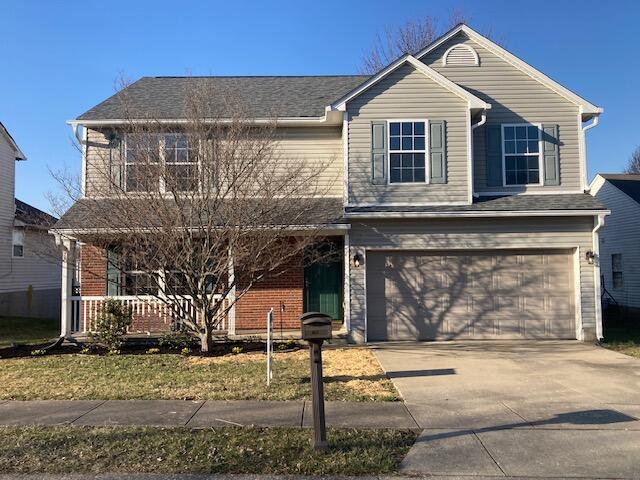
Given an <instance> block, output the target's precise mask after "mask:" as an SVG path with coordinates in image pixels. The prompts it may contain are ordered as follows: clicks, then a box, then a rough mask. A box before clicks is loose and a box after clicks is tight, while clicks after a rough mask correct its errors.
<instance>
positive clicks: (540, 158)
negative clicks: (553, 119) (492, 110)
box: [500, 122, 544, 187]
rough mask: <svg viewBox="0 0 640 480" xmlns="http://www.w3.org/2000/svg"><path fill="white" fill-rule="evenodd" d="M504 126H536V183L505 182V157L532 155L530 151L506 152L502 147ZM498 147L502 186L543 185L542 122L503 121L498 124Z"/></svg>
mask: <svg viewBox="0 0 640 480" xmlns="http://www.w3.org/2000/svg"><path fill="white" fill-rule="evenodd" d="M505 127H538V177H539V178H538V183H509V184H508V183H507V164H506V157H507V156H509V157H513V156H526V157H533V156H534V155H533V154H531V153H521V154H516V153H514V154H507V153H505V149H504V129H505ZM500 142H501V143H500V147H501V150H502V186H503V187H531V186H535V187H540V186H543V185H544V161H543V156H542V124H541V123H536V122H529V123H503V124H501V125H500Z"/></svg>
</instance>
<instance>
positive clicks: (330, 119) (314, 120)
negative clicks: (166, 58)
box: [67, 112, 342, 128]
mask: <svg viewBox="0 0 640 480" xmlns="http://www.w3.org/2000/svg"><path fill="white" fill-rule="evenodd" d="M337 113H338V112H325V114H324V115H322V116H318V117H279V118H278V117H274V118H253V119H248V120H249V121H250V122H251V123H255V124H259V125H264V124H269V123H275V124H277V125H283V126H287V125H291V126H314V125H340V124H342V114H339V115H337ZM232 121H233V120H232V119H226V118H216V119H211V123H214V122H220V123H230V122H232ZM149 122H153V123H157V124H161V125H181V124H185V123H188V122H189V120H188V119H186V118H166V119H151V118H148V119H144V118H141V119H121V118H112V119H80V118H76V119H73V120H67V124H68V125H71V126H72V127H74V128H77V127H78V126H83V127H112V126H121V125H130V124H143V123H149Z"/></svg>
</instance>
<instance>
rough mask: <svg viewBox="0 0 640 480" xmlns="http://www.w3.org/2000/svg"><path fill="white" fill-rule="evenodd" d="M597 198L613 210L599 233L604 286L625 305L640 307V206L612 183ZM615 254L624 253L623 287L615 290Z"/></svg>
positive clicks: (601, 271)
mask: <svg viewBox="0 0 640 480" xmlns="http://www.w3.org/2000/svg"><path fill="white" fill-rule="evenodd" d="M595 197H596V198H597V199H598V200H600V201H601V202H602V203H603V204H604V206H605V207H607V208H608V209H609V210H611V214H610V215H609V216H607V217H606V218H605V222H604V227H602V228H601V229H600V232H599V234H600V235H599V236H600V275H601V276H602V277H603V280H604V281H603V286H604V287H605V288H606V289H607V291H608V292H609V294H611V296H613V298H615V300H616V301H617V302H618V303H620V304H621V305H625V306H627V307H633V308H640V222H638V218H640V205H638V203H636V202H635V201H634V200H633V199H632V198H631V197H629V196H628V195H627V194H625V193H624V192H621V191H620V190H619V189H618V188H616V187H615V186H613V185H611V184H610V183H609V182H608V181H605V182H604V184H603V185H602V188H600V190H599V191H598V192H597V193H596V194H595ZM614 253H620V254H622V278H623V286H622V288H613V278H612V271H611V267H612V265H611V255H612V254H614Z"/></svg>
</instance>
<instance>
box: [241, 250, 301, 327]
mask: <svg viewBox="0 0 640 480" xmlns="http://www.w3.org/2000/svg"><path fill="white" fill-rule="evenodd" d="M303 293H304V263H303V258H302V255H300V257H299V258H296V259H294V260H292V261H291V262H290V264H289V266H288V269H287V271H286V272H285V273H284V274H282V275H280V276H278V277H275V278H272V279H268V280H266V281H264V282H261V283H260V284H258V285H255V286H254V287H253V288H252V289H251V290H249V291H248V292H247V293H246V294H245V295H244V296H243V297H242V298H241V299H240V300H239V301H238V303H236V330H265V329H266V328H267V327H266V325H267V324H266V317H267V312H268V311H269V309H270V308H273V323H274V328H276V329H279V328H284V329H292V328H294V329H296V328H300V315H302V309H303ZM281 305H284V311H283V312H282V311H281Z"/></svg>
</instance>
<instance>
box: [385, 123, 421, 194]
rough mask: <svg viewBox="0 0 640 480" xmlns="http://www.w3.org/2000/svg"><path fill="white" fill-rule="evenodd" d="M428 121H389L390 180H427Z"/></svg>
mask: <svg viewBox="0 0 640 480" xmlns="http://www.w3.org/2000/svg"><path fill="white" fill-rule="evenodd" d="M426 145H427V141H426V122H425V121H390V122H389V182H390V183H424V182H426V180H427V179H426V167H425V157H426V148H427V147H426Z"/></svg>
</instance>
